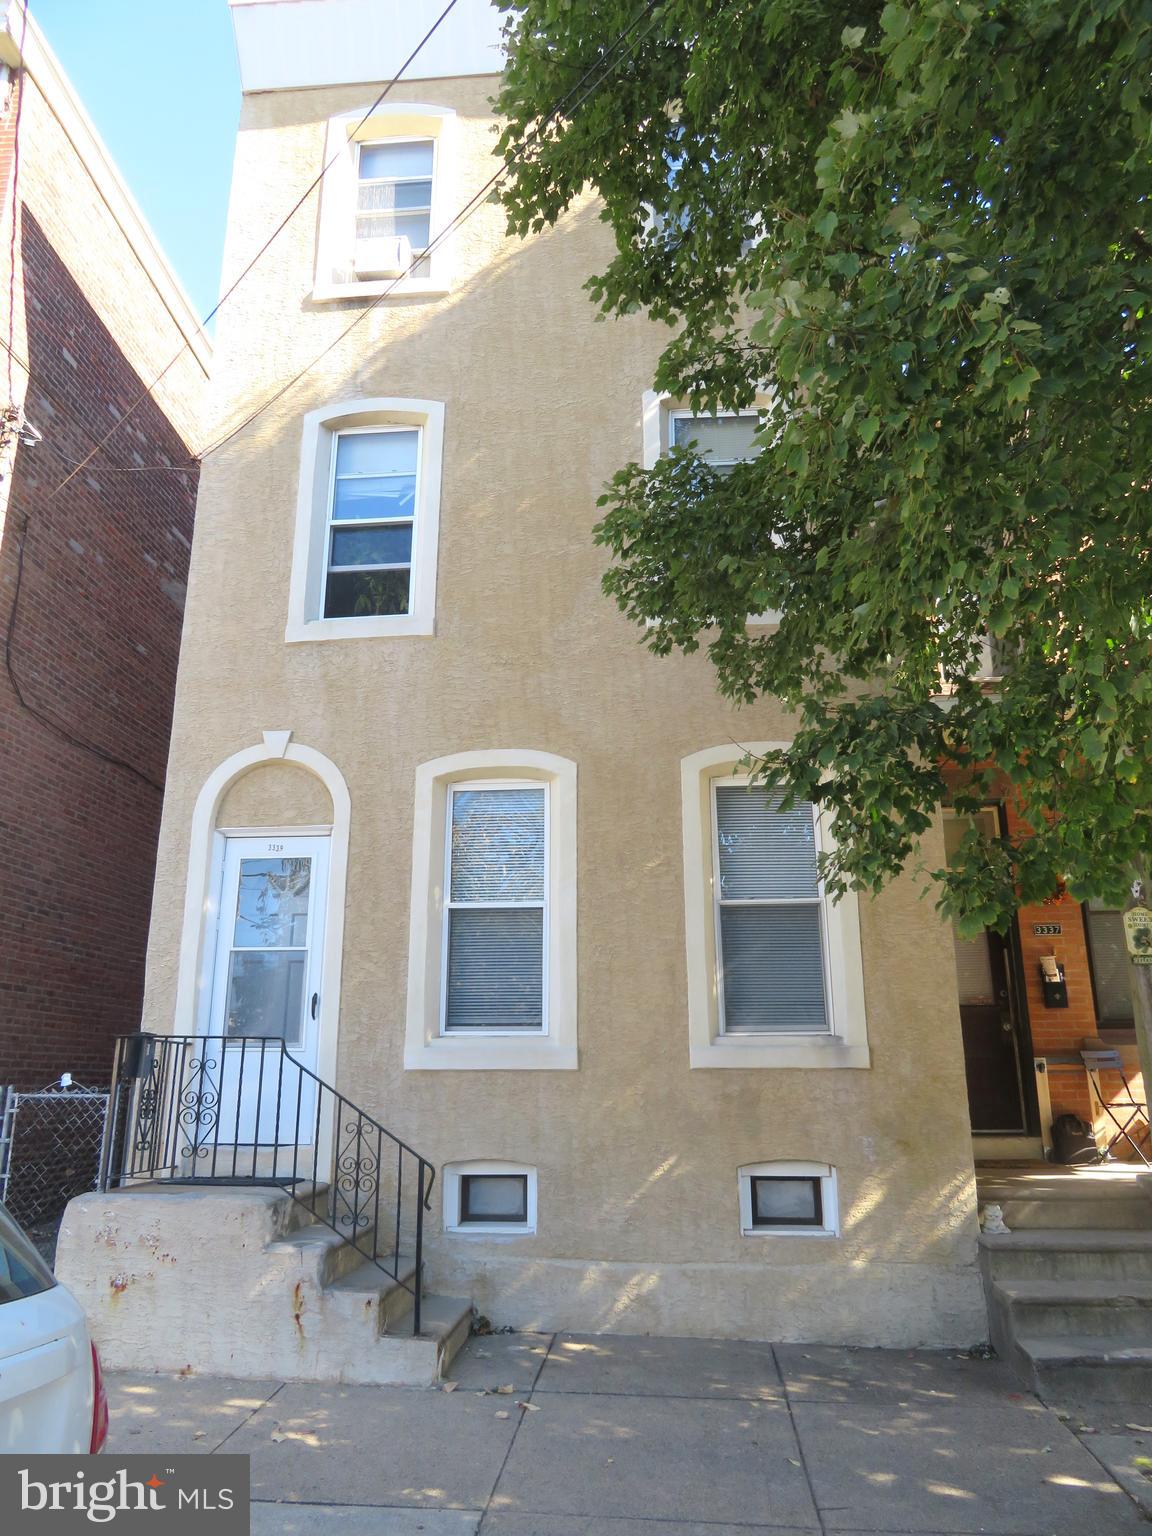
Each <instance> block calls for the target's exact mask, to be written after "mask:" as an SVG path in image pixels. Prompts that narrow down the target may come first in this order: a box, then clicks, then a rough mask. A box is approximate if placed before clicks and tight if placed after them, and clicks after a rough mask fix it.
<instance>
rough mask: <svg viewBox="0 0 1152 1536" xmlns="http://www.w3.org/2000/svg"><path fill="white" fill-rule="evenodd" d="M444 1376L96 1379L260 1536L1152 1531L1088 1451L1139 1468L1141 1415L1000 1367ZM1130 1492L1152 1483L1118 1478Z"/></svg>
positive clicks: (148, 1448) (826, 1351)
mask: <svg viewBox="0 0 1152 1536" xmlns="http://www.w3.org/2000/svg"><path fill="white" fill-rule="evenodd" d="M453 1379H454V1381H455V1383H456V1386H455V1388H454V1389H450V1390H445V1389H444V1388H433V1389H428V1390H420V1389H416V1388H404V1387H396V1388H389V1387H331V1386H329V1387H324V1386H312V1385H306V1384H301V1383H295V1382H288V1383H279V1382H275V1381H267V1382H239V1381H225V1380H220V1379H214V1378H197V1377H188V1378H172V1377H162V1376H138V1375H113V1376H110V1377H109V1396H110V1399H111V1406H112V1441H111V1446H110V1449H112V1450H113V1451H116V1452H122V1453H129V1452H166V1451H167V1452H179V1451H201V1452H205V1453H208V1452H213V1451H228V1452H243V1453H245V1454H247V1455H249V1456H250V1457H251V1459H252V1498H253V1506H252V1530H253V1533H254V1536H416V1533H421V1536H658V1533H663V1532H667V1533H668V1536H741V1533H742V1536H751V1533H754V1532H757V1531H766V1532H770V1533H772V1536H801V1533H809V1532H820V1533H832V1532H836V1533H842V1536H848V1533H864V1532H869V1533H873V1536H881V1533H899V1536H960V1533H964V1536H976V1533H997V1536H1110V1533H1112V1532H1117V1533H1120V1532H1126V1531H1145V1532H1147V1531H1148V1529H1149V1528H1148V1525H1147V1523H1146V1520H1145V1518H1144V1516H1143V1515H1142V1514H1141V1512H1140V1510H1139V1509H1138V1507H1137V1504H1136V1503H1135V1502H1134V1501H1133V1499H1132V1498H1130V1497H1129V1495H1128V1493H1126V1492H1125V1491H1124V1490H1123V1489H1122V1488H1121V1487H1120V1486H1119V1485H1118V1484H1117V1482H1116V1480H1115V1478H1114V1477H1113V1476H1111V1475H1110V1474H1109V1472H1108V1470H1107V1469H1106V1467H1105V1465H1104V1464H1103V1461H1102V1460H1101V1459H1100V1455H1101V1453H1102V1450H1103V1449H1104V1448H1105V1442H1106V1441H1109V1440H1111V1439H1113V1438H1116V1437H1115V1436H1114V1433H1113V1432H1114V1431H1116V1430H1120V1431H1121V1432H1122V1435H1121V1437H1120V1439H1119V1440H1118V1443H1117V1444H1116V1445H1112V1446H1111V1447H1110V1449H1111V1452H1112V1454H1113V1457H1115V1456H1120V1457H1121V1459H1123V1458H1124V1457H1130V1455H1131V1453H1132V1449H1133V1447H1134V1446H1135V1447H1136V1448H1137V1449H1139V1448H1140V1447H1141V1446H1143V1447H1144V1448H1145V1452H1146V1454H1147V1455H1149V1456H1150V1457H1152V1431H1150V1432H1149V1433H1147V1434H1140V1433H1137V1431H1138V1430H1139V1425H1140V1424H1142V1423H1144V1422H1147V1423H1149V1424H1152V1410H1145V1411H1140V1410H1137V1409H1133V1408H1127V1407H1124V1406H1123V1405H1117V1404H1105V1405H1094V1406H1093V1407H1092V1408H1091V1409H1087V1408H1085V1407H1084V1406H1083V1405H1081V1407H1080V1409H1079V1411H1078V1412H1070V1413H1069V1415H1068V1416H1067V1417H1066V1418H1062V1417H1060V1416H1058V1414H1057V1412H1055V1411H1053V1410H1052V1409H1049V1408H1046V1407H1045V1406H1044V1405H1043V1404H1042V1403H1040V1402H1039V1401H1038V1400H1037V1399H1036V1398H1034V1397H1032V1396H1030V1395H1029V1394H1027V1393H1024V1392H1022V1391H1021V1390H1020V1389H1019V1388H1018V1386H1017V1385H1016V1383H1015V1381H1014V1379H1013V1378H1012V1376H1011V1375H1010V1374H1009V1372H1008V1371H1007V1370H1006V1368H1005V1367H1004V1366H1003V1365H1001V1364H1000V1363H999V1362H996V1361H981V1360H969V1359H967V1358H965V1357H962V1356H956V1355H951V1354H948V1353H935V1352H927V1351H925V1352H914V1353H903V1352H900V1351H893V1350H865V1349H859V1350H853V1349H839V1348H828V1347H819V1346H812V1345H800V1344H797V1345H777V1346H775V1347H773V1346H771V1345H768V1344H742V1343H733V1342H731V1341H728V1340H715V1339H651V1338H635V1337H624V1336H616V1335H608V1336H603V1335H602V1336H597V1337H574V1336H569V1335H557V1336H556V1337H555V1338H552V1337H549V1336H548V1335H543V1334H537V1335H530V1334H511V1335H499V1336H495V1337H487V1338H476V1339H473V1340H472V1341H471V1343H470V1344H469V1345H468V1346H467V1348H466V1349H465V1350H464V1352H463V1353H462V1354H461V1355H460V1357H459V1359H458V1360H457V1362H456V1365H455V1368H454V1371H453ZM508 1387H511V1388H512V1390H511V1391H503V1390H498V1389H503V1388H508ZM1087 1413H1091V1415H1092V1417H1091V1419H1088V1418H1086V1417H1085V1415H1086V1414H1087ZM1127 1421H1139V1422H1138V1423H1137V1425H1136V1428H1135V1429H1133V1428H1132V1427H1131V1425H1130V1424H1128V1423H1127ZM1085 1426H1086V1427H1085ZM1078 1427H1079V1428H1080V1429H1081V1431H1082V1433H1081V1434H1079V1435H1078V1434H1077V1433H1075V1432H1074V1430H1075V1429H1077V1428H1078ZM1097 1442H1098V1443H1097ZM1120 1470H1121V1472H1123V1467H1122V1466H1121V1468H1120ZM1141 1485H1143V1486H1141ZM1131 1488H1132V1491H1133V1492H1134V1493H1136V1494H1139V1495H1142V1496H1146V1492H1152V1483H1147V1484H1145V1480H1144V1479H1143V1477H1142V1476H1141V1474H1140V1473H1139V1472H1134V1473H1133V1475H1132V1480H1131ZM1150 1502H1152V1501H1150Z"/></svg>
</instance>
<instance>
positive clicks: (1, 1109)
mask: <svg viewBox="0 0 1152 1536" xmlns="http://www.w3.org/2000/svg"><path fill="white" fill-rule="evenodd" d="M107 1107H108V1090H107V1089H106V1088H86V1087H85V1086H84V1085H83V1084H82V1083H75V1082H73V1081H72V1076H71V1074H70V1073H68V1072H65V1073H64V1074H63V1076H62V1077H61V1078H60V1080H59V1082H56V1083H53V1084H52V1085H51V1086H50V1087H48V1088H42V1089H39V1090H38V1091H36V1092H34V1093H20V1092H17V1091H16V1090H15V1089H14V1088H0V1201H2V1202H3V1203H4V1205H6V1206H7V1207H8V1210H9V1211H10V1212H11V1213H12V1215H13V1216H14V1217H15V1218H16V1220H17V1221H18V1222H19V1223H20V1225H21V1226H22V1227H23V1228H24V1229H25V1231H27V1232H28V1234H29V1235H30V1236H31V1238H32V1240H33V1242H35V1243H36V1245H37V1247H38V1248H40V1250H41V1251H42V1252H43V1253H44V1254H45V1256H46V1257H47V1258H48V1259H49V1260H51V1258H52V1256H53V1254H54V1252H55V1247H56V1232H57V1228H58V1227H59V1225H60V1217H61V1216H62V1215H63V1212H64V1207H65V1206H66V1205H67V1204H68V1202H69V1200H71V1199H72V1197H73V1196H74V1195H80V1194H83V1193H84V1192H85V1191H86V1190H89V1189H94V1188H95V1187H96V1179H97V1175H98V1172H99V1167H100V1146H101V1141H102V1139H103V1135H104V1116H105V1112H106V1110H107Z"/></svg>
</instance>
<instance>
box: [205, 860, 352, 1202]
mask: <svg viewBox="0 0 1152 1536" xmlns="http://www.w3.org/2000/svg"><path fill="white" fill-rule="evenodd" d="M328 851H329V840H328V838H326V837H293V836H290V835H287V834H282V835H277V834H274V833H273V834H269V835H267V836H261V837H229V838H226V839H225V849H224V860H223V870H222V874H221V883H220V903H219V907H218V914H219V916H218V922H217V931H216V955H215V964H214V966H213V974H212V990H211V1003H210V1009H209V1015H208V1027H207V1029H206V1031H205V1033H206V1034H207V1035H208V1036H209V1037H210V1046H209V1045H207V1044H206V1049H205V1052H204V1058H205V1065H206V1067H207V1065H208V1063H209V1062H212V1063H213V1065H212V1067H211V1069H210V1075H211V1076H212V1077H213V1078H215V1080H216V1081H218V1083H219V1106H218V1115H217V1121H216V1127H215V1129H214V1132H213V1135H214V1139H215V1141H216V1142H217V1143H218V1145H219V1148H220V1149H221V1150H220V1151H218V1152H216V1156H215V1161H216V1165H217V1166H215V1167H214V1168H210V1169H205V1168H203V1166H201V1167H200V1168H198V1169H197V1172H199V1173H200V1174H201V1176H204V1175H205V1174H208V1175H209V1176H217V1177H225V1176H228V1175H229V1174H233V1175H234V1174H237V1173H240V1174H249V1175H252V1176H255V1175H258V1174H260V1173H265V1174H276V1173H282V1172H283V1160H281V1161H280V1162H279V1164H278V1165H277V1166H271V1167H264V1166H262V1165H261V1164H259V1162H258V1159H257V1156H256V1148H257V1147H265V1148H271V1147H284V1148H290V1147H310V1146H312V1145H314V1144H315V1142H316V1140H317V1136H316V1128H315V1126H314V1124H313V1121H314V1120H315V1115H316V1103H317V1098H316V1091H315V1084H314V1081H313V1078H312V1076H311V1075H310V1074H314V1073H315V1072H316V1069H317V1060H318V1052H319V1019H320V990H321V986H322V981H323V978H322V975H321V968H322V962H323V951H324V926H325V915H326V905H327V888H328V880H327V875H328ZM301 1068H304V1069H305V1070H304V1071H301V1070H300V1069H301ZM238 1146H241V1147H249V1148H251V1149H252V1154H253V1155H252V1158H251V1165H250V1166H246V1165H245V1164H244V1163H240V1164H239V1165H237V1166H233V1164H234V1163H236V1152H235V1149H236V1148H237V1147H238ZM225 1148H226V1149H227V1152H226V1153H225V1152H224V1151H223V1149H225ZM197 1161H198V1162H199V1163H200V1164H201V1165H203V1163H204V1162H205V1161H206V1158H205V1157H204V1156H201V1157H199V1158H198V1159H197ZM301 1172H303V1170H301Z"/></svg>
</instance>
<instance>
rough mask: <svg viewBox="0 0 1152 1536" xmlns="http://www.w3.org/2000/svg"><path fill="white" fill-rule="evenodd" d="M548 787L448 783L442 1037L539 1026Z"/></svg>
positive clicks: (542, 1020)
mask: <svg viewBox="0 0 1152 1536" xmlns="http://www.w3.org/2000/svg"><path fill="white" fill-rule="evenodd" d="M547 795H548V790H547V787H546V786H545V785H543V784H508V785H475V784H456V785H453V786H452V789H451V794H450V800H449V815H448V851H447V861H448V868H447V872H446V873H447V890H448V901H447V903H446V908H447V911H446V914H445V915H446V932H445V935H444V948H445V955H444V965H445V978H444V1016H443V1029H444V1033H445V1034H454V1033H456V1032H458V1031H462V1030H465V1031H469V1030H475V1031H479V1030H495V1031H498V1032H513V1031H516V1032H519V1031H521V1030H534V1031H536V1032H537V1033H541V1032H542V1031H543V1030H544V1028H545V1016H544V995H545V987H544V956H545V954H546V952H547V936H546V926H547V917H548V903H547V890H548V870H547V860H548V853H547V837H546V831H545V828H546V824H547V804H546V802H547Z"/></svg>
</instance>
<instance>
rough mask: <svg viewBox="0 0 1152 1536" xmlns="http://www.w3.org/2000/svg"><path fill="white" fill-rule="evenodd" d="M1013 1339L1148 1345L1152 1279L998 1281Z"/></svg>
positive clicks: (997, 1300) (996, 1291) (998, 1301)
mask: <svg viewBox="0 0 1152 1536" xmlns="http://www.w3.org/2000/svg"><path fill="white" fill-rule="evenodd" d="M992 1296H993V1302H994V1304H995V1305H996V1306H998V1307H1002V1308H1005V1309H1007V1312H1008V1314H1009V1325H1010V1328H1011V1331H1012V1333H1013V1335H1014V1336H1015V1337H1016V1338H1022V1337H1028V1338H1052V1339H1058V1338H1064V1337H1069V1336H1079V1337H1097V1338H1104V1337H1108V1338H1114V1339H1117V1340H1124V1341H1126V1342H1128V1343H1130V1344H1134V1345H1147V1346H1148V1347H1149V1348H1150V1349H1152V1281H1149V1280H1055V1279H1054V1280H1036V1279H1029V1280H998V1281H996V1282H995V1283H994V1284H993V1287H992Z"/></svg>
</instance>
